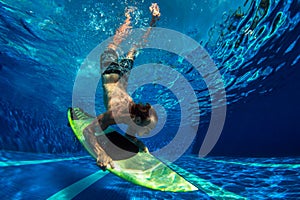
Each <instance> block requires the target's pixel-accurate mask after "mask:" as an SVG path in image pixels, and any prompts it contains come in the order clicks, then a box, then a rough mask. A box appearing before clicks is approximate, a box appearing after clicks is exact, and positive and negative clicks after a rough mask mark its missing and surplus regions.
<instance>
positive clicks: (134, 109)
mask: <svg viewBox="0 0 300 200" xmlns="http://www.w3.org/2000/svg"><path fill="white" fill-rule="evenodd" d="M150 108H151V105H150V104H149V103H146V105H143V104H141V103H139V104H133V105H132V106H131V110H130V113H131V114H133V115H136V116H139V117H141V120H145V119H147V118H148V117H149V116H150V114H149V110H150Z"/></svg>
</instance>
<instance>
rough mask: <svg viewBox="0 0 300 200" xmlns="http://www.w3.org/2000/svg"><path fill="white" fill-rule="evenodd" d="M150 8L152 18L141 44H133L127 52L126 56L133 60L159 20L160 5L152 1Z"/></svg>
mask: <svg viewBox="0 0 300 200" xmlns="http://www.w3.org/2000/svg"><path fill="white" fill-rule="evenodd" d="M149 9H150V12H151V14H152V19H151V21H150V24H149V25H150V27H149V28H148V29H147V31H146V32H145V34H144V35H143V36H142V42H140V44H138V45H133V47H132V48H131V49H130V50H129V52H128V53H127V56H126V58H127V59H131V60H134V59H135V55H136V53H137V48H140V47H142V46H143V43H146V42H147V38H148V37H149V35H150V32H151V30H152V27H155V26H156V22H157V21H158V20H159V17H160V12H159V7H158V5H157V3H152V5H151V6H150V7H149Z"/></svg>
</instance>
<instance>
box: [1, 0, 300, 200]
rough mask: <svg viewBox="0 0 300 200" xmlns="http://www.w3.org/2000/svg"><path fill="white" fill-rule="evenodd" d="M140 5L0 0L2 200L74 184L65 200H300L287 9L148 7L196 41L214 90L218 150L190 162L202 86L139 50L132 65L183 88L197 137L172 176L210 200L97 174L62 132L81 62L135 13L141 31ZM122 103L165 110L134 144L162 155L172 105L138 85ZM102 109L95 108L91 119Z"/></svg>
mask: <svg viewBox="0 0 300 200" xmlns="http://www.w3.org/2000/svg"><path fill="white" fill-rule="evenodd" d="M261 2H263V3H264V4H261ZM268 2H269V5H268V6H266V7H263V6H264V5H266V4H268ZM150 3H151V1H148V0H143V1H131V0H124V1H94V0H89V1H79V0H68V1H67V0H66V1H63V0H51V1H48V0H47V1H46V0H40V1H36V0H34V1H21V0H0V30H1V31H0V47H1V48H0V89H1V96H0V105H1V106H0V131H1V137H0V150H1V157H0V158H1V160H0V170H1V183H0V184H1V185H0V187H1V190H0V194H1V198H2V197H3V199H46V198H49V197H51V196H52V195H55V194H57V195H59V194H61V193H59V192H60V191H65V190H64V189H65V188H66V187H68V186H72V185H73V184H75V186H76V187H75V189H74V187H71V189H70V190H69V191H68V193H69V195H70V196H69V198H70V197H72V198H73V197H74V198H75V199H96V198H100V199H209V198H215V199H218V197H217V196H218V195H219V196H220V197H219V198H222V194H224V193H222V192H224V191H225V194H226V192H231V193H235V194H237V195H238V196H240V197H245V198H249V199H297V198H300V190H299V188H300V186H299V182H300V176H299V165H300V158H299V156H300V145H299V143H298V141H300V135H299V129H300V125H299V122H298V121H299V114H298V113H299V112H300V106H299V105H298V102H300V95H299V89H300V81H299V80H300V79H299V78H300V73H299V72H300V71H299V58H300V54H299V46H300V45H299V42H300V41H299V37H300V36H299V35H300V34H299V32H300V30H299V28H300V24H299V21H300V14H299V10H300V3H299V1H298V0H289V1H288V0H270V1H259V0H257V1H237V0H234V1H229V0H222V1H221V0H212V1H196V0H195V1H194V0H188V1H184V3H183V1H179V0H178V1H177V0H176V1H172V2H171V1H158V3H159V5H160V8H161V13H162V17H161V20H160V21H159V23H158V26H159V27H163V28H168V29H172V30H176V31H179V32H181V33H183V34H186V35H188V36H189V37H191V38H193V39H194V40H195V41H197V42H199V44H201V45H202V46H203V47H204V48H205V49H206V50H207V51H208V52H209V54H210V56H211V57H212V59H213V60H214V62H215V64H216V66H217V68H218V69H219V71H220V74H221V76H222V79H223V81H224V86H225V89H226V98H227V116H226V123H225V126H224V129H223V132H222V135H221V137H220V139H219V141H218V143H217V145H216V146H215V147H214V149H213V150H212V151H211V152H210V154H209V156H208V157H206V158H204V159H200V158H198V157H197V155H198V152H199V149H200V146H201V144H202V142H203V138H204V136H205V131H206V130H207V128H208V124H209V120H210V116H211V110H212V109H213V108H211V100H210V94H209V92H208V90H207V86H206V85H205V82H204V80H203V77H202V76H201V75H199V74H198V73H197V72H196V70H194V69H193V68H191V65H190V64H189V63H188V62H186V61H185V60H182V58H181V57H179V56H178V55H175V54H172V53H169V52H163V51H159V50H155V49H150V50H143V51H142V52H140V55H139V56H138V58H137V60H136V65H141V64H145V63H160V64H165V65H168V66H171V67H172V68H173V69H175V70H176V71H178V72H180V73H181V74H182V75H183V76H184V77H185V79H186V80H188V82H189V83H190V85H191V86H192V87H193V89H194V91H195V93H196V97H197V102H198V105H199V107H200V111H199V112H196V113H194V115H198V116H200V119H201V121H200V126H199V129H198V134H197V137H196V138H195V140H194V142H193V144H192V145H191V146H190V148H189V149H188V150H187V152H186V155H184V156H182V157H181V158H180V159H179V160H177V161H176V162H175V163H174V164H175V168H174V170H176V171H178V172H179V173H180V171H181V170H180V169H184V170H186V171H188V172H189V173H188V174H187V173H185V174H182V176H184V177H185V178H186V179H188V180H191V182H193V183H194V184H195V185H197V186H198V187H199V188H201V186H203V185H210V184H213V185H214V187H213V191H212V192H208V191H205V190H200V191H199V192H193V193H182V194H174V193H163V192H158V191H152V190H149V189H145V188H142V187H139V186H135V185H133V184H130V183H128V182H126V181H123V180H122V179H119V178H118V177H115V176H113V175H112V174H107V173H102V172H98V168H97V166H96V165H95V164H94V161H93V160H92V159H91V158H90V157H89V156H88V155H87V153H86V152H85V150H84V149H83V148H82V146H81V145H80V144H79V142H78V141H77V140H76V138H75V137H74V135H73V134H72V132H71V130H70V128H69V127H68V126H67V118H66V110H67V108H68V107H70V106H71V105H72V91H73V85H74V81H75V78H76V75H77V72H78V70H79V68H80V66H81V64H82V62H83V60H84V59H85V57H86V56H87V55H88V54H89V52H90V51H91V50H92V49H93V48H94V47H95V46H97V45H98V44H99V43H100V42H102V41H104V40H105V39H107V38H108V37H110V36H112V35H113V33H114V31H115V30H116V28H117V27H118V26H119V25H120V24H121V22H122V21H123V20H124V8H125V7H126V6H128V5H130V6H135V7H137V10H136V11H135V13H134V17H133V24H134V27H136V28H140V27H145V26H147V24H148V23H149V13H148V6H149V5H150ZM238 7H241V10H240V11H239V12H238V13H243V14H242V15H241V17H240V16H239V15H235V11H237V10H238ZM264 8H265V9H264ZM149 94H151V95H149ZM97 95H98V96H101V95H102V91H101V88H100V89H99V91H98V93H97ZM98 96H97V97H98ZM182 96H184V95H182ZM133 98H134V99H135V100H136V101H146V102H151V103H157V104H160V105H161V106H162V107H163V108H164V109H165V110H166V112H167V116H168V117H167V119H166V122H165V124H164V126H163V129H162V130H161V131H160V132H159V134H158V135H155V136H154V137H150V138H145V139H143V141H144V142H145V144H146V145H147V146H148V147H149V150H150V151H155V150H158V149H160V148H162V147H164V146H165V145H166V144H168V143H169V142H170V141H171V140H172V138H173V137H174V133H175V132H176V131H177V129H178V126H179V121H180V117H181V116H180V106H179V104H178V102H179V101H180V99H181V97H180V96H179V97H178V96H175V95H174V94H172V92H171V90H169V89H168V88H165V87H158V88H157V87H151V86H143V87H141V88H140V89H139V90H137V91H136V92H135V93H134V94H133ZM103 109H104V107H103V105H102V104H101V101H100V102H97V103H96V110H97V112H98V113H99V112H101V111H103ZM70 158H71V159H70ZM22 161H28V162H22ZM173 167H174V166H173ZM94 173H97V174H95V175H94V176H93V174H94ZM90 175H91V176H90ZM81 180H83V181H81ZM203 180H206V181H207V182H203ZM76 183H78V184H77V185H76ZM214 191H221V193H218V192H215V193H216V194H214ZM54 197H57V196H54ZM223 197H224V196H223Z"/></svg>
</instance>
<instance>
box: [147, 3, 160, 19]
mask: <svg viewBox="0 0 300 200" xmlns="http://www.w3.org/2000/svg"><path fill="white" fill-rule="evenodd" d="M149 9H150V12H151V13H152V17H156V18H159V17H160V12H159V7H158V4H157V3H152V4H151V6H150V7H149Z"/></svg>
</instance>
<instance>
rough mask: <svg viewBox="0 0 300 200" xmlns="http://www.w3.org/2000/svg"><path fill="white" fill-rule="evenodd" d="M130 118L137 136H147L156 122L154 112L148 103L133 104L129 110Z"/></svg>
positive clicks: (156, 118)
mask: <svg viewBox="0 0 300 200" xmlns="http://www.w3.org/2000/svg"><path fill="white" fill-rule="evenodd" d="M130 116H131V119H132V120H133V122H134V123H135V126H136V127H137V128H136V129H137V134H138V135H139V136H142V135H147V134H149V132H150V131H151V130H152V129H154V128H155V126H156V124H157V121H158V117H157V114H156V111H155V109H154V108H153V107H152V106H151V105H150V104H149V103H146V105H144V104H142V103H139V104H135V103H133V104H132V105H131V108H130Z"/></svg>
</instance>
